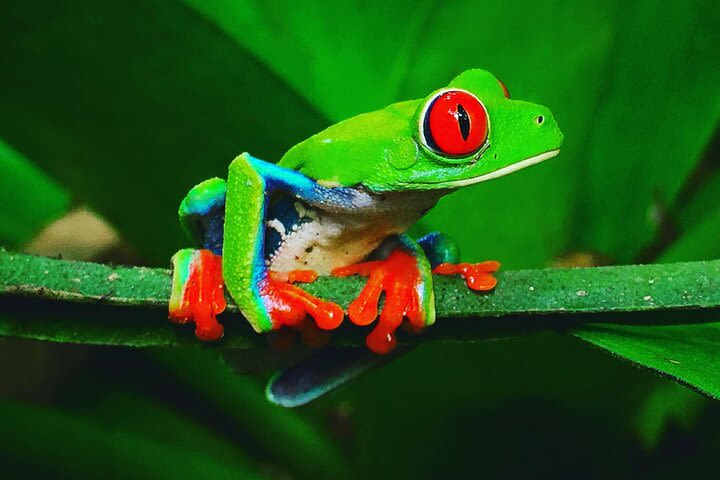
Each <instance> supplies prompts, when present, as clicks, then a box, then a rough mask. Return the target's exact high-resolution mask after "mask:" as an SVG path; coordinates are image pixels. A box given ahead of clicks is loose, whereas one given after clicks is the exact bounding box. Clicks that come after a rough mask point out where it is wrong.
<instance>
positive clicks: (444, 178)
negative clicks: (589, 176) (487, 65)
mask: <svg viewBox="0 0 720 480" xmlns="http://www.w3.org/2000/svg"><path fill="white" fill-rule="evenodd" d="M412 123H413V128H415V129H416V132H414V136H413V137H414V140H415V142H416V143H417V144H418V146H419V154H420V157H421V158H419V159H418V161H417V163H416V164H415V168H413V170H414V172H413V175H411V176H409V177H408V178H407V179H406V180H407V181H408V182H409V183H411V184H413V185H416V186H422V185H425V184H431V185H433V186H434V188H446V187H449V188H454V187H461V186H465V185H471V184H474V183H478V182H482V181H485V180H490V179H493V178H497V177H501V176H503V175H507V174H509V173H512V172H514V171H517V170H520V169H521V168H525V167H529V166H530V165H534V164H536V163H540V162H542V161H543V160H547V159H549V158H552V157H554V156H555V155H557V154H558V153H559V152H560V146H561V144H562V140H563V135H562V132H561V131H560V129H559V128H558V125H557V123H556V122H555V119H554V118H553V115H552V113H551V112H550V110H548V109H547V108H545V107H543V106H541V105H536V104H532V103H528V102H523V101H519V100H511V99H510V95H509V93H508V90H507V88H506V87H505V85H504V84H503V83H502V82H500V81H499V80H498V79H496V78H495V77H494V76H493V75H492V74H490V73H488V72H486V71H484V70H469V71H466V72H464V73H462V74H461V75H459V76H458V77H456V78H455V79H453V81H452V82H450V84H449V85H448V86H447V87H446V88H443V89H441V90H438V91H435V92H433V93H432V94H430V95H429V96H428V97H426V98H425V99H423V100H422V101H421V102H420V104H419V106H418V107H417V109H416V112H415V115H414V116H413V122H412ZM421 188H422V187H421Z"/></svg>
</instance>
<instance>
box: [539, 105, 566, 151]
mask: <svg viewBox="0 0 720 480" xmlns="http://www.w3.org/2000/svg"><path fill="white" fill-rule="evenodd" d="M531 122H532V126H533V127H535V128H537V129H538V133H540V134H541V135H542V136H543V137H544V138H547V139H548V140H550V143H552V147H553V150H556V149H558V148H560V146H561V145H562V142H563V134H562V132H561V131H560V127H559V126H558V124H557V122H556V121H555V117H554V116H553V114H552V113H551V112H550V110H548V109H546V108H543V109H540V110H539V111H536V112H535V113H534V115H533V117H532V119H531Z"/></svg>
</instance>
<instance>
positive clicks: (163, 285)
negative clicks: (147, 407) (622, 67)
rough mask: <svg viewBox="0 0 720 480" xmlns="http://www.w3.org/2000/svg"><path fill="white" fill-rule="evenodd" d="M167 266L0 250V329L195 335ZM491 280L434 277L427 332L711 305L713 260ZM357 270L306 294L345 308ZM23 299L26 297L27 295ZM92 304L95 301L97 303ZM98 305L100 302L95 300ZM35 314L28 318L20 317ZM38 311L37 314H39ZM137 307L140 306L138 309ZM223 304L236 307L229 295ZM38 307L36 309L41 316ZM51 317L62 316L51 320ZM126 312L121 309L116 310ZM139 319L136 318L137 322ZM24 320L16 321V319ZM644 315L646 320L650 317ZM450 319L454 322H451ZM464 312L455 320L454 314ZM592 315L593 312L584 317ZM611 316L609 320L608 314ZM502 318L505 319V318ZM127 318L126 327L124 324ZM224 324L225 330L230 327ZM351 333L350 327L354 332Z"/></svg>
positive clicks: (719, 268) (22, 333) (110, 336)
mask: <svg viewBox="0 0 720 480" xmlns="http://www.w3.org/2000/svg"><path fill="white" fill-rule="evenodd" d="M170 276H171V273H170V271H169V270H166V269H160V268H145V267H119V266H109V265H101V264H96V263H89V262H75V261H67V260H59V259H52V258H44V257H36V256H32V255H24V254H19V253H11V252H7V251H4V250H0V301H2V302H3V303H7V308H3V309H2V311H4V312H7V311H10V312H12V313H13V315H10V316H11V317H13V318H0V335H6V336H18V337H23V338H40V339H44V340H51V341H72V342H78V343H97V344H113V345H116V344H117V345H135V346H170V345H178V344H186V343H192V342H194V340H193V339H191V338H190V336H189V335H187V331H185V330H183V331H182V333H178V332H179V329H178V328H177V327H174V326H171V325H169V322H167V321H166V320H165V315H164V313H161V312H160V311H159V310H160V309H165V308H167V304H168V298H169V296H170ZM498 281H499V283H498V287H497V288H496V289H495V290H494V291H493V292H492V293H477V292H473V291H471V290H469V289H468V288H467V287H466V286H465V285H464V283H463V281H462V279H460V278H455V277H436V279H435V295H436V304H437V316H438V325H437V326H435V327H433V328H432V329H431V330H432V332H433V333H432V335H431V337H432V338H434V339H442V340H452V339H457V338H460V337H462V338H465V339H468V340H473V339H477V337H478V336H482V335H480V332H482V331H483V330H486V329H487V328H488V327H489V326H492V325H494V326H497V323H498V321H494V320H493V319H490V318H487V319H485V320H480V319H479V317H507V316H513V318H515V319H516V320H520V321H521V322H520V323H521V324H523V325H524V326H525V327H527V325H528V321H529V320H530V318H531V317H532V318H533V320H532V321H530V324H531V326H532V327H533V328H538V327H541V326H545V327H547V326H550V325H551V323H552V322H551V321H550V319H548V320H547V321H543V320H540V319H536V318H535V317H534V314H562V315H563V316H562V317H558V316H556V315H555V316H553V318H554V319H555V320H557V319H558V318H560V319H561V322H562V323H563V325H565V326H568V325H571V324H573V322H575V323H577V322H585V321H587V320H588V316H587V315H567V314H571V313H576V314H577V313H582V314H586V313H612V312H635V311H645V312H659V311H666V310H671V309H694V310H698V309H706V308H713V307H718V306H720V289H719V288H717V285H720V260H712V261H704V262H688V263H674V264H658V265H627V266H614V267H595V268H575V269H542V270H518V271H508V272H500V273H499V274H498ZM363 282H364V280H363V279H362V278H357V277H352V278H344V279H339V278H331V277H321V278H320V279H318V280H317V281H316V282H314V283H312V284H308V285H305V286H304V288H306V289H307V290H308V291H309V292H310V293H312V294H314V295H317V296H319V297H322V298H326V299H329V300H333V301H335V302H337V303H339V304H340V305H343V306H344V307H346V306H347V305H348V304H349V303H350V301H351V300H352V299H353V298H355V296H356V295H357V294H358V292H359V291H360V289H361V288H362V285H363ZM17 297H31V298H32V299H35V300H38V299H41V300H42V299H44V300H53V301H61V302H63V303H68V302H84V303H93V304H96V305H116V306H117V305H121V306H126V307H141V308H137V309H135V310H134V315H132V317H134V318H136V323H134V324H133V321H132V320H130V319H127V321H123V322H120V321H118V322H115V321H112V322H110V321H109V320H108V322H106V323H105V324H103V323H102V322H100V321H99V319H97V318H95V319H94V320H90V319H87V318H84V316H87V314H88V313H87V312H93V310H92V309H89V310H88V307H85V308H84V310H87V311H86V313H85V314H83V313H82V312H79V310H80V309H78V308H75V309H74V310H73V309H70V310H68V307H67V305H65V306H57V305H56V304H55V303H48V302H44V303H43V302H40V305H41V306H42V307H39V308H34V307H30V306H28V303H27V301H26V302H23V301H21V300H19V299H18V298H17ZM30 303H31V304H32V301H31V302H30ZM96 308H97V307H96ZM101 310H102V308H101ZM33 312H34V314H35V316H37V317H38V318H37V319H36V322H35V324H33V323H32V322H30V321H29V320H27V318H25V317H27V316H28V315H30V316H32V313H33ZM38 312H39V313H38ZM140 312H142V314H140ZM228 312H237V307H236V306H235V305H234V304H232V302H230V304H229V306H228ZM94 313H97V311H95V312H94ZM40 314H41V315H40ZM102 314H103V315H104V316H110V317H112V316H113V315H117V309H108V308H107V307H105V308H104V310H102ZM58 315H61V316H65V317H68V318H67V319H63V320H62V321H60V320H57V319H55V320H53V317H57V316H58ZM125 317H130V315H127V314H126V315H125ZM140 317H144V318H143V321H142V322H141V323H137V321H138V319H139V318H140ZM23 318H25V320H23ZM640 318H641V319H643V318H647V319H648V320H647V321H649V322H650V321H654V320H655V319H653V318H651V316H650V317H640ZM451 319H456V320H451ZM461 319H464V320H461ZM593 320H595V321H597V318H593ZM613 321H614V320H613ZM238 323H239V322H228V321H227V320H226V321H225V324H226V336H225V339H224V340H223V342H222V344H223V346H225V347H241V348H242V347H249V346H253V345H256V344H257V342H258V340H257V336H256V335H254V334H252V333H251V330H250V329H249V328H244V327H240V326H237V324H238ZM506 323H508V324H510V323H512V322H511V321H510V320H508V321H507V322H506ZM128 324H130V325H128ZM231 324H232V325H233V327H232V328H227V327H229V326H230V325H231ZM348 330H352V331H349V332H347V333H346V334H343V333H341V334H340V337H341V338H343V339H344V341H346V342H347V343H351V344H360V343H362V338H363V336H362V335H358V334H357V332H358V331H360V329H357V328H356V329H348ZM353 332H355V333H353Z"/></svg>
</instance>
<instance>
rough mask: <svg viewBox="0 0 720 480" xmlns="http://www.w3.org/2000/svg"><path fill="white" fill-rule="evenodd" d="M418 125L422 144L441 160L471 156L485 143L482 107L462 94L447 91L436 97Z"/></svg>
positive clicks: (483, 111)
mask: <svg viewBox="0 0 720 480" xmlns="http://www.w3.org/2000/svg"><path fill="white" fill-rule="evenodd" d="M421 122H422V123H421V138H422V140H423V143H424V144H425V146H426V147H428V148H429V149H430V150H432V151H433V152H434V153H436V154H438V155H441V156H444V157H467V156H471V155H474V154H475V153H477V152H478V151H479V150H480V149H481V148H482V147H483V146H484V145H485V143H486V141H487V137H488V117H487V111H486V110H485V106H484V105H483V104H482V103H481V102H480V100H478V99H477V97H475V96H474V95H473V94H471V93H469V92H466V91H464V90H448V91H445V92H441V93H440V94H438V95H437V96H435V97H434V98H433V99H431V100H430V102H429V103H428V105H427V107H426V108H425V114H424V117H423V118H422V120H421Z"/></svg>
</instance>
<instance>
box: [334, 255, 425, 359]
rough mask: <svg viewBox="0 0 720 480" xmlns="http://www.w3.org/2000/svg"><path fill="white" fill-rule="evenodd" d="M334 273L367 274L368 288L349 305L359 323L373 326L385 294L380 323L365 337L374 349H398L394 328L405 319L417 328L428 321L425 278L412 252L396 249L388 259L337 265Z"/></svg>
mask: <svg viewBox="0 0 720 480" xmlns="http://www.w3.org/2000/svg"><path fill="white" fill-rule="evenodd" d="M332 274H333V275H335V276H338V277H346V276H349V275H362V276H366V277H368V281H367V283H366V284H365V287H364V288H363V289H362V291H361V292H360V294H359V295H358V297H357V298H356V299H355V300H353V301H352V303H350V306H349V307H348V316H349V317H350V320H351V321H352V322H353V323H354V324H356V325H362V326H364V325H370V324H371V323H372V322H373V321H374V320H375V319H376V318H377V317H378V302H379V301H380V295H381V294H382V293H383V292H384V293H385V303H384V305H383V309H382V312H381V313H380V317H379V318H378V323H377V325H376V326H375V328H374V329H373V331H372V332H371V333H370V335H368V337H367V340H366V343H367V346H368V347H369V348H370V350H372V351H373V352H375V353H388V352H390V351H391V350H393V349H394V348H395V345H396V343H397V340H396V338H395V331H396V330H397V328H398V327H400V325H401V324H402V321H403V319H404V318H407V319H408V321H409V326H410V327H411V328H412V329H415V330H420V329H421V328H423V327H424V326H425V325H426V324H427V323H429V322H428V318H427V317H428V312H427V300H428V299H427V298H426V295H427V294H426V289H425V286H426V285H425V280H424V279H423V275H422V274H421V270H420V268H419V266H418V258H417V256H415V255H413V254H412V253H410V252H408V251H406V250H404V249H396V250H393V251H392V252H391V253H390V255H388V257H387V258H386V259H385V260H376V261H369V262H363V263H358V264H355V265H349V266H347V267H341V268H336V269H335V270H333V271H332ZM430 301H432V299H430Z"/></svg>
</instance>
